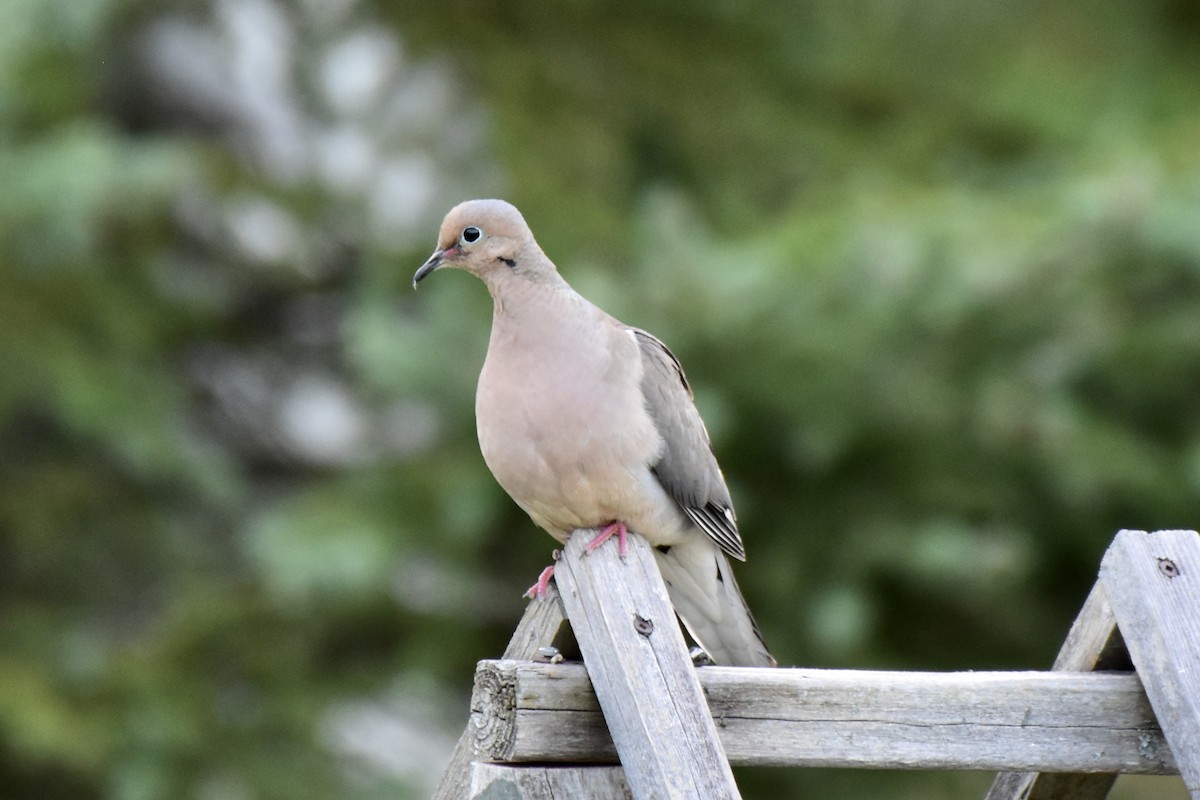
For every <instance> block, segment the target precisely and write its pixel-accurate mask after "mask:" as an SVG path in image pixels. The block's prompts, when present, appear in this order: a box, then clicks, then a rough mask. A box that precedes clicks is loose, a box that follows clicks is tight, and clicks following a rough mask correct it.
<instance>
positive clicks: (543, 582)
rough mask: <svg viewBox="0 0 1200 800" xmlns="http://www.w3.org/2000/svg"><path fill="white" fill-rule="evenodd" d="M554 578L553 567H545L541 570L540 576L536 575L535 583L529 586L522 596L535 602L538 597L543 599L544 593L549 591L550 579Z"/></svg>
mask: <svg viewBox="0 0 1200 800" xmlns="http://www.w3.org/2000/svg"><path fill="white" fill-rule="evenodd" d="M553 577H554V565H553V564H551V565H550V566H548V567H546V568H545V569H544V570H542V574H541V575H538V579H537V583H535V584H534V585H533V586H530V587H529V589H528V590H527V591H526V592H525V594H523V595H522V597H528V598H529V599H531V600H536V599H537V598H539V597H545V596H546V592H548V591H549V590H550V579H551V578H553Z"/></svg>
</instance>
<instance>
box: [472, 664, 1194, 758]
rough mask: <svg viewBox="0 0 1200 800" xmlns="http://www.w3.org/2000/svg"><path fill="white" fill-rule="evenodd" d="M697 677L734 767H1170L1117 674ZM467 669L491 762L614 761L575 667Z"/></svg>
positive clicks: (1133, 686) (742, 671) (734, 671)
mask: <svg viewBox="0 0 1200 800" xmlns="http://www.w3.org/2000/svg"><path fill="white" fill-rule="evenodd" d="M697 674H698V677H699V681H700V684H701V686H702V688H703V690H704V693H705V694H706V695H707V696H708V703H709V708H710V709H711V712H712V714H713V717H714V719H715V721H716V724H717V729H718V730H719V732H720V735H721V739H722V742H723V743H724V746H725V751H726V753H727V754H728V755H729V759H730V761H731V762H732V763H733V764H735V765H755V766H790V767H867V768H886V769H1020V770H1047V771H1055V772H1097V771H1100V772H1134V773H1146V774H1173V773H1174V772H1175V771H1176V770H1175V766H1174V762H1173V760H1172V759H1171V754H1170V750H1169V748H1167V747H1166V744H1165V742H1164V740H1163V738H1162V734H1161V733H1160V732H1159V730H1158V728H1157V727H1156V725H1155V722H1154V714H1153V711H1152V710H1151V708H1150V705H1149V703H1148V702H1147V700H1146V697H1145V694H1144V693H1143V692H1142V689H1141V684H1140V683H1139V682H1138V679H1137V677H1136V676H1134V675H1132V674H1129V673H1069V672H953V673H921V672H868V671H859V670H805V669H748V668H730V667H704V668H701V669H699V670H697ZM477 676H478V678H477V680H478V681H479V682H481V683H483V684H485V685H488V686H500V685H502V686H504V687H506V688H505V692H506V694H505V696H504V698H503V699H502V700H499V701H496V702H494V703H492V704H483V703H473V705H474V706H475V708H476V713H478V714H487V715H494V716H501V715H503V716H504V722H503V725H504V726H507V730H505V731H504V732H503V734H499V733H497V735H494V736H492V737H491V738H490V739H489V740H488V741H480V742H479V745H480V747H481V748H482V749H483V751H484V752H486V753H487V755H488V757H489V758H492V759H494V760H503V761H531V762H539V761H544V762H557V761H567V762H599V763H614V761H615V757H616V751H615V750H614V748H613V745H612V743H611V740H610V739H609V737H608V735H607V731H606V729H605V725H604V718H603V716H602V715H601V713H600V711H599V704H598V703H597V700H596V697H595V695H594V694H593V693H592V688H591V683H590V682H589V681H588V677H587V670H585V669H584V667H583V665H581V664H574V663H566V664H556V665H546V664H530V663H526V662H515V661H493V662H482V663H481V664H480V668H479V672H477ZM501 709H502V710H501ZM486 728H488V726H486V725H478V726H476V729H477V730H484V729H486ZM626 766H628V764H626Z"/></svg>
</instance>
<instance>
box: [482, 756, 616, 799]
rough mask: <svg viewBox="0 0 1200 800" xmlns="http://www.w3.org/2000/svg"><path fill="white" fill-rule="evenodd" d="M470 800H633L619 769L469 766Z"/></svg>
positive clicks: (495, 765)
mask: <svg viewBox="0 0 1200 800" xmlns="http://www.w3.org/2000/svg"><path fill="white" fill-rule="evenodd" d="M470 797H471V800H580V798H587V800H632V798H633V794H632V793H631V792H630V791H629V786H628V784H626V783H625V773H624V771H623V770H622V769H621V768H620V767H546V766H537V767H529V766H526V767H511V766H507V765H504V764H486V763H476V764H472V765H471V794H470Z"/></svg>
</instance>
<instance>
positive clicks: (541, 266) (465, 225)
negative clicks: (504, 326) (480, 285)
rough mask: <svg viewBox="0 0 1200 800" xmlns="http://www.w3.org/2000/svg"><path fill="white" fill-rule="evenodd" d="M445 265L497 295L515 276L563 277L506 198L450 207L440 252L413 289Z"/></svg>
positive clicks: (420, 272)
mask: <svg viewBox="0 0 1200 800" xmlns="http://www.w3.org/2000/svg"><path fill="white" fill-rule="evenodd" d="M441 267H456V268H458V269H465V270H466V271H467V272H471V273H474V274H475V275H478V276H479V277H480V278H481V279H482V280H483V282H484V283H486V284H487V285H488V288H489V289H492V290H493V291H494V290H495V288H496V287H497V286H498V285H500V284H501V283H503V282H505V281H507V280H511V278H512V277H513V276H521V277H524V278H526V279H531V280H553V279H555V278H557V277H558V273H557V271H556V270H555V269H554V264H553V263H551V261H550V259H548V258H546V256H545V254H544V253H542V251H541V249H540V248H539V247H538V245H537V242H536V241H534V239H533V234H532V233H531V232H530V230H529V226H528V225H526V224H525V218H524V217H522V216H521V212H520V211H517V209H516V207H515V206H513V205H512V204H510V203H506V202H504V201H503V200H468V201H467V202H465V203H459V204H458V205H457V206H455V207H454V208H452V209H450V213H449V214H447V215H446V219H445V220H443V221H442V229H441V231H440V232H439V233H438V244H437V249H436V250H434V251H433V255H431V256H430V257H429V260H428V261H426V262H425V263H424V264H422V265H421V268H420V269H418V270H417V273H416V274H415V275H413V288H414V289H415V288H416V286H417V284H418V283H420V282H421V280H423V279H424V278H425V277H426V276H427V275H429V274H430V273H431V272H433V271H434V270H436V269H439V268H441Z"/></svg>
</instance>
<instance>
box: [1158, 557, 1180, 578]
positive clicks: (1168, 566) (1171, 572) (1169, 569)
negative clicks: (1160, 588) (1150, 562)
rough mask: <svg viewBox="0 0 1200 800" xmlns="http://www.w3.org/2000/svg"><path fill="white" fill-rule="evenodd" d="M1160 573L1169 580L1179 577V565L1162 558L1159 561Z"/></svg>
mask: <svg viewBox="0 0 1200 800" xmlns="http://www.w3.org/2000/svg"><path fill="white" fill-rule="evenodd" d="M1158 571H1159V572H1161V573H1162V574H1163V575H1166V576H1167V577H1168V578H1178V577H1179V574H1180V573H1179V565H1178V564H1176V563H1175V562H1174V561H1172V560H1171V559H1169V558H1160V559H1159V560H1158Z"/></svg>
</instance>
